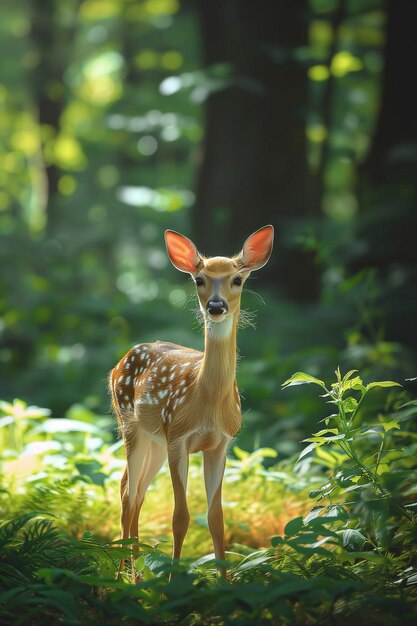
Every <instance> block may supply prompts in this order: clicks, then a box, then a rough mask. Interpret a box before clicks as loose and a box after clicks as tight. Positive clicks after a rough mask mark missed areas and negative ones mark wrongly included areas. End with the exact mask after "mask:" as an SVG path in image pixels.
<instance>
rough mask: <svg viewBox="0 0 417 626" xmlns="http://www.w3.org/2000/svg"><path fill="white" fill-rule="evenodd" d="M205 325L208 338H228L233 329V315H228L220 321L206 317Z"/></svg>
mask: <svg viewBox="0 0 417 626" xmlns="http://www.w3.org/2000/svg"><path fill="white" fill-rule="evenodd" d="M206 325H207V329H208V334H209V337H210V339H228V338H229V337H230V335H231V333H232V330H233V316H232V315H229V316H227V317H225V318H224V319H223V320H222V321H221V322H213V321H212V320H211V319H210V318H206Z"/></svg>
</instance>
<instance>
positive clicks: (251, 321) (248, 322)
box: [238, 309, 256, 328]
mask: <svg viewBox="0 0 417 626" xmlns="http://www.w3.org/2000/svg"><path fill="white" fill-rule="evenodd" d="M255 319H256V311H248V310H247V309H240V312H239V319H238V324H239V328H247V327H248V326H251V327H252V328H256V323H255Z"/></svg>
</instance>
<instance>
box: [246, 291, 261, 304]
mask: <svg viewBox="0 0 417 626" xmlns="http://www.w3.org/2000/svg"><path fill="white" fill-rule="evenodd" d="M244 293H249V294H251V295H252V296H255V298H256V299H257V300H258V301H259V302H260V303H261V304H265V300H264V299H263V298H262V296H261V294H260V293H258V292H257V291H254V290H253V289H248V288H247V287H245V291H244Z"/></svg>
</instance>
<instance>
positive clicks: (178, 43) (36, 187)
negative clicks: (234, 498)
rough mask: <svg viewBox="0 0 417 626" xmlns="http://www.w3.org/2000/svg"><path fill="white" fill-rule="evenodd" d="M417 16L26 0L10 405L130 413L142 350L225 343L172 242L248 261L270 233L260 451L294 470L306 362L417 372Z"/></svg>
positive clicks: (14, 17)
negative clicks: (203, 325) (244, 248)
mask: <svg viewBox="0 0 417 626" xmlns="http://www.w3.org/2000/svg"><path fill="white" fill-rule="evenodd" d="M415 18H416V5H415V2H414V1H413V0H401V1H400V2H394V0H392V1H391V0H389V1H387V2H385V1H384V0H297V1H294V2H284V0H277V1H276V2H273V3H271V2H267V1H266V0H265V1H264V0H261V1H260V2H258V3H257V4H256V6H255V5H254V4H253V3H249V2H247V1H246V0H225V1H224V2H222V3H213V2H211V3H210V2H208V1H207V0H198V1H197V2H192V1H191V0H68V1H67V2H65V3H64V2H59V1H58V0H42V1H41V0H19V2H16V3H13V4H11V3H10V4H8V6H7V7H5V8H4V9H3V12H2V20H1V24H0V52H1V54H2V58H3V59H4V62H3V63H2V66H1V69H0V72H1V74H0V106H1V109H0V137H1V145H0V160H1V167H0V263H1V265H0V267H1V293H0V314H1V317H0V364H1V370H2V376H1V377H0V395H1V396H2V397H3V398H5V399H12V398H13V397H14V396H20V397H24V398H25V399H26V400H27V401H29V402H34V403H38V404H40V405H43V406H49V407H51V408H52V410H53V411H54V413H55V414H57V415H60V414H64V413H65V411H67V410H68V408H69V407H70V406H71V405H73V404H74V403H82V404H84V405H86V406H87V407H88V408H91V409H93V410H98V411H106V410H108V406H109V401H108V397H107V394H106V376H107V372H108V371H109V370H110V368H111V367H112V366H113V365H114V363H115V362H116V360H117V359H118V358H119V357H120V356H121V355H122V354H123V353H124V352H125V351H126V350H127V349H128V348H129V346H130V345H131V344H132V343H137V342H139V341H152V340H155V339H158V338H161V339H167V340H171V341H177V342H179V343H186V344H189V345H193V346H195V347H201V346H202V338H201V333H200V332H199V331H198V329H197V328H196V327H195V326H194V325H193V317H192V315H191V314H190V312H189V310H188V309H189V308H191V307H190V304H189V303H188V300H189V298H190V296H191V294H192V291H193V290H192V285H191V284H187V282H186V280H185V277H184V276H182V275H179V274H178V273H176V272H175V271H174V270H173V269H172V268H171V267H169V266H168V262H167V258H166V253H165V250H164V245H163V231H164V229H165V228H174V229H176V230H180V231H182V232H184V233H185V234H188V235H189V236H191V237H192V238H193V239H194V240H195V241H196V243H197V244H198V245H199V247H200V249H201V250H202V251H203V252H205V253H207V254H218V253H222V254H232V253H234V252H236V251H237V250H238V249H239V247H240V245H241V243H242V242H243V240H244V238H245V237H246V236H248V235H249V234H250V232H251V231H252V230H254V229H256V228H258V227H260V226H262V225H263V224H265V223H272V224H274V225H275V226H276V227H277V234H278V238H277V247H276V250H275V253H274V257H273V262H272V264H271V266H270V267H268V268H265V270H264V271H263V272H261V273H260V274H259V281H260V282H261V288H260V291H261V292H262V296H263V297H264V298H265V300H266V302H267V304H266V306H262V305H261V302H260V301H259V299H258V298H257V296H256V294H254V293H253V292H252V293H251V292H248V293H247V294H246V295H245V300H244V304H245V306H246V307H247V308H249V309H250V310H258V321H257V326H258V329H257V330H256V331H254V330H252V329H249V330H245V331H243V330H242V332H241V334H240V338H239V343H240V348H241V352H242V354H243V355H244V356H245V358H244V359H242V360H241V362H240V367H239V374H238V377H239V383H240V386H241V388H242V391H243V395H244V401H243V403H244V407H245V410H247V409H250V410H249V412H248V413H247V415H245V418H244V419H245V427H244V429H243V430H242V433H241V435H240V445H241V446H242V447H246V448H253V447H254V446H256V445H259V444H264V443H267V444H268V445H275V446H276V447H277V448H278V449H279V450H280V451H281V452H282V453H283V454H290V453H292V452H294V451H295V449H296V448H297V446H298V442H299V440H300V439H302V437H303V436H304V434H305V433H306V432H310V430H311V425H310V424H308V423H307V422H306V417H305V416H306V414H307V413H308V414H310V415H311V416H313V418H314V420H316V418H317V416H318V415H320V411H321V410H322V409H321V408H320V405H319V404H317V405H316V402H317V401H316V399H315V398H314V394H313V393H312V394H311V396H310V395H308V394H305V395H304V396H302V397H301V398H300V397H296V394H294V395H291V392H288V393H287V395H286V396H285V401H284V399H283V395H282V393H281V391H280V384H281V382H282V381H283V380H285V379H286V378H288V375H289V374H290V373H292V372H293V371H295V370H296V369H301V370H306V371H309V372H310V373H311V374H313V375H314V374H315V375H318V376H322V375H323V372H326V371H327V372H328V371H329V369H332V368H333V367H335V366H336V365H340V366H341V367H342V368H343V367H346V368H352V367H355V368H356V367H357V368H359V369H361V371H362V372H364V373H365V375H366V373H368V374H369V375H371V373H372V375H373V376H383V375H385V376H386V377H388V378H395V377H397V379H398V380H400V382H401V381H403V380H404V378H406V377H410V378H412V377H413V376H415V371H416V370H415V368H416V359H415V356H414V354H413V348H415V346H416V344H417V334H416V330H415V324H414V323H413V322H414V320H415V317H416V313H417V302H416V297H415V293H416V292H415V286H416V275H417V269H416V252H415V249H416V246H415V244H414V239H415V220H416V214H417V213H416V185H415V180H416V163H417V132H416V121H415V115H414V112H415V110H416V97H415V95H414V90H413V83H412V76H411V72H410V68H411V67H413V63H414V62H415V60H416V40H415V36H414V30H413V29H414V25H415V23H416V20H415ZM410 384H412V383H410ZM307 405H308V407H309V408H308V411H307V410H306V407H307Z"/></svg>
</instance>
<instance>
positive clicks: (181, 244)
mask: <svg viewBox="0 0 417 626" xmlns="http://www.w3.org/2000/svg"><path fill="white" fill-rule="evenodd" d="M165 243H166V246H167V252H168V256H169V259H170V261H171V263H172V265H173V266H174V267H176V268H177V270H180V272H189V273H190V274H195V273H196V272H197V270H198V268H199V266H200V265H201V263H202V260H201V257H200V255H199V254H198V251H197V248H196V247H195V245H194V244H193V242H192V241H191V240H190V239H188V237H184V235H181V234H180V233H177V232H175V230H166V231H165Z"/></svg>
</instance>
